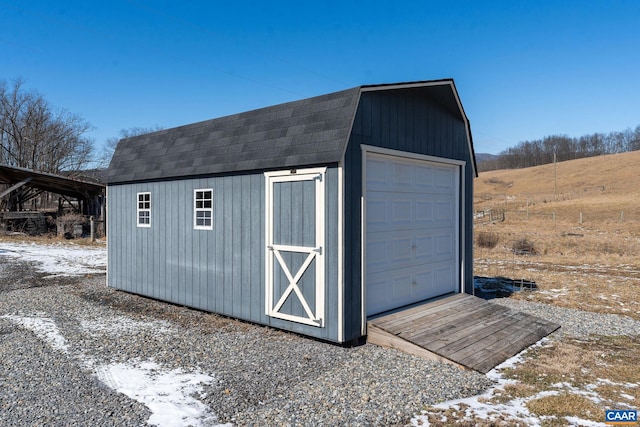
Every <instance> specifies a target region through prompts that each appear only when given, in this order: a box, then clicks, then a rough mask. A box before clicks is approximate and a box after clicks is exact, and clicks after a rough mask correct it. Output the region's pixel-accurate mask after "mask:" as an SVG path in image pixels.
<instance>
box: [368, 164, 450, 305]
mask: <svg viewBox="0 0 640 427" xmlns="http://www.w3.org/2000/svg"><path fill="white" fill-rule="evenodd" d="M459 171H460V167H459V166H457V165H448V164H439V163H435V162H430V161H421V160H416V159H410V158H401V157H395V156H387V155H382V154H372V153H367V165H366V184H365V185H366V195H365V197H366V236H365V238H366V242H365V245H366V246H365V250H366V260H365V263H366V264H365V268H366V292H367V314H368V315H371V314H375V313H380V312H382V311H387V310H390V309H393V308H396V307H400V306H404V305H408V304H412V303H414V302H417V301H421V300H424V299H428V298H433V297H436V296H438V295H442V294H445V293H449V292H456V291H459V283H458V282H459V278H458V275H459V274H458V271H457V269H458V265H457V263H458V253H457V251H458V245H457V239H458V204H459V201H458V195H459V180H458V177H459Z"/></svg>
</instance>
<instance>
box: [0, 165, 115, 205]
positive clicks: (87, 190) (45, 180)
mask: <svg viewBox="0 0 640 427" xmlns="http://www.w3.org/2000/svg"><path fill="white" fill-rule="evenodd" d="M0 184H4V186H5V188H4V189H2V190H0V211H4V212H5V216H6V215H8V214H6V212H19V211H24V210H25V208H24V207H25V205H26V204H27V202H29V201H31V200H33V199H34V198H36V197H38V196H40V195H41V194H43V193H44V192H49V193H54V194H58V195H60V196H61V197H62V198H63V199H65V200H67V201H68V202H70V204H72V203H71V202H73V201H75V202H76V204H77V206H76V209H77V211H78V213H81V214H83V215H93V216H95V217H96V218H98V217H101V216H102V211H103V207H104V193H105V186H104V185H103V184H100V183H97V182H86V181H80V180H77V179H73V178H68V177H65V176H61V175H55V174H50V173H44V172H36V171H33V170H31V169H25V168H19V167H15V166H7V165H0ZM13 215H14V216H15V215H16V214H13Z"/></svg>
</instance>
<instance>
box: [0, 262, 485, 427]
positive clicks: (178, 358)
mask: <svg viewBox="0 0 640 427" xmlns="http://www.w3.org/2000/svg"><path fill="white" fill-rule="evenodd" d="M3 263H4V264H3ZM0 360H1V361H2V363H1V364H0V425H3V426H24V425H47V426H49V425H60V426H62V425H65V426H66V425H92V426H103V425H104V426H107V425H108V426H112V425H131V426H139V425H145V424H147V423H149V424H160V425H172V420H171V419H167V418H166V417H164V416H163V415H162V414H163V412H162V409H163V407H165V409H166V407H167V405H169V403H167V402H165V401H163V400H162V399H163V396H164V397H166V396H169V397H171V396H173V395H172V393H175V390H173V389H171V387H173V386H175V385H176V384H178V385H180V386H181V387H183V386H184V387H185V388H184V389H183V390H182V396H181V399H182V400H181V402H182V403H183V404H184V405H183V406H180V405H177V406H175V407H174V408H173V412H178V413H180V411H183V412H182V413H183V415H184V418H182V420H183V421H182V422H181V423H187V424H189V423H190V424H194V425H196V424H200V425H217V424H224V423H232V424H234V425H261V426H267V425H268V426H271V425H331V426H333V425H346V424H348V425H403V424H405V423H406V422H408V420H409V419H410V418H411V417H412V416H413V415H415V414H418V413H419V412H420V410H421V409H422V408H423V407H424V406H425V405H429V404H435V403H437V402H442V401H445V400H449V399H454V398H460V397H465V396H471V395H475V394H478V393H480V392H482V391H483V390H485V389H486V388H487V387H489V386H490V385H491V381H490V380H489V379H488V378H487V377H486V376H484V375H481V374H478V373H475V372H470V371H463V370H460V369H457V368H455V367H452V366H450V365H447V364H442V363H437V362H431V361H426V360H422V359H419V358H416V357H413V356H408V355H405V354H403V353H400V352H397V351H395V350H390V349H382V348H379V347H377V346H375V345H369V344H367V345H363V346H359V347H355V348H342V347H339V346H335V345H331V344H326V343H321V342H317V341H315V340H312V339H309V338H305V337H301V336H297V335H294V334H290V333H286V332H281V331H277V330H273V329H270V328H266V327H262V326H256V325H251V324H247V323H244V322H239V321H234V320H231V319H227V318H223V317H220V316H217V315H214V314H209V313H203V312H200V311H196V310H190V309H187V308H184V307H178V306H174V305H171V304H167V303H163V302H158V301H153V300H150V299H146V298H142V297H139V296H135V295H130V294H126V293H123V292H119V291H114V290H111V289H109V288H107V287H106V285H105V277H104V276H103V275H96V276H93V277H46V278H45V275H44V274H41V273H38V272H36V271H35V269H34V268H33V267H32V266H31V265H29V264H27V263H20V262H16V261H14V260H10V259H8V258H6V257H0ZM135 378H138V379H139V381H138V383H140V381H142V383H143V384H146V385H145V386H144V387H141V388H140V389H137V390H129V389H131V388H132V387H134V386H133V385H130V386H129V389H127V384H130V383H126V380H132V379H135ZM123 381H124V382H123ZM144 381H147V382H146V383H145V382H144ZM131 384H134V383H131ZM167 387H168V388H167ZM115 389H121V390H123V389H127V390H126V393H127V395H129V396H133V397H134V398H131V397H127V395H125V394H123V393H124V392H123V393H119V392H117V391H115ZM185 390H186V391H185ZM151 391H154V392H156V394H155V395H154V396H155V397H154V396H152V397H149V396H146V395H145V393H149V392H151ZM163 405H164V406H163ZM190 411H191V412H190ZM194 411H195V412H194ZM165 413H166V412H165ZM194 414H195V415H194ZM178 415H179V414H178ZM189 417H191V418H189ZM174 421H175V420H174ZM181 423H178V424H181Z"/></svg>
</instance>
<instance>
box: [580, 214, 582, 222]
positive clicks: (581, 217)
mask: <svg viewBox="0 0 640 427" xmlns="http://www.w3.org/2000/svg"><path fill="white" fill-rule="evenodd" d="M580 224H582V211H580Z"/></svg>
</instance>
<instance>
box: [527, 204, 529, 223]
mask: <svg viewBox="0 0 640 427" xmlns="http://www.w3.org/2000/svg"><path fill="white" fill-rule="evenodd" d="M527 219H529V199H527Z"/></svg>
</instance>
